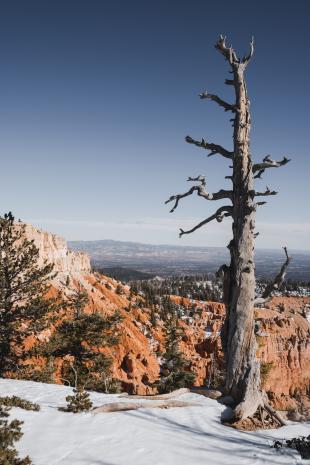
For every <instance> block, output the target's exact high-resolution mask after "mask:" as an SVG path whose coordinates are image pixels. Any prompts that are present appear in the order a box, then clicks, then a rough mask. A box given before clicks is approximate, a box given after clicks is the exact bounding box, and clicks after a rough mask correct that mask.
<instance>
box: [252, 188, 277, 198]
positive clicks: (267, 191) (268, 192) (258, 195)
mask: <svg viewBox="0 0 310 465" xmlns="http://www.w3.org/2000/svg"><path fill="white" fill-rule="evenodd" d="M277 194H278V192H277V191H271V190H270V189H269V187H268V186H266V190H265V192H258V191H254V195H255V197H264V196H267V195H277Z"/></svg>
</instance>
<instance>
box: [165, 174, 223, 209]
mask: <svg viewBox="0 0 310 465" xmlns="http://www.w3.org/2000/svg"><path fill="white" fill-rule="evenodd" d="M187 181H194V182H196V181H197V182H200V185H199V186H193V187H191V188H190V189H189V190H188V191H187V192H185V193H184V194H177V195H172V196H171V197H170V198H169V199H168V200H166V202H165V204H167V203H169V202H172V201H173V200H175V204H174V206H173V208H172V209H171V210H170V213H172V212H174V210H175V209H176V208H177V206H178V204H179V201H180V200H181V199H183V198H184V197H188V196H189V195H192V194H193V193H194V192H195V191H197V195H199V196H200V197H203V198H204V199H206V200H220V199H232V191H227V190H223V189H221V190H220V191H218V192H215V193H214V194H211V193H209V192H207V191H206V179H205V176H201V175H200V176H197V177H196V178H192V177H189V178H188V179H187Z"/></svg>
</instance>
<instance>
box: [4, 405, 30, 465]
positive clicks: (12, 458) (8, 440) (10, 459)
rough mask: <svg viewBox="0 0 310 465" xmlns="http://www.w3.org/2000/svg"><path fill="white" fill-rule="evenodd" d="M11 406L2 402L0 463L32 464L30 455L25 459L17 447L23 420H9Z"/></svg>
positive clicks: (13, 464) (7, 464) (8, 464)
mask: <svg viewBox="0 0 310 465" xmlns="http://www.w3.org/2000/svg"><path fill="white" fill-rule="evenodd" d="M9 410H10V409H9V408H8V407H5V406H3V405H1V404H0V465H30V464H31V463H32V462H31V460H30V458H29V457H25V458H23V459H21V458H19V457H18V452H17V450H16V449H15V444H14V443H15V442H16V441H18V440H19V439H20V438H21V437H22V435H23V433H22V432H21V425H22V424H23V423H22V422H21V421H18V420H12V421H11V422H9V421H8V420H7V418H8V416H9Z"/></svg>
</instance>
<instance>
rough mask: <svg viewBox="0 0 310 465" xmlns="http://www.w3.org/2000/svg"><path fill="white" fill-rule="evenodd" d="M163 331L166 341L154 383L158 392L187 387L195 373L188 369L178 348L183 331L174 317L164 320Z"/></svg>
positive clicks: (193, 378) (186, 362)
mask: <svg viewBox="0 0 310 465" xmlns="http://www.w3.org/2000/svg"><path fill="white" fill-rule="evenodd" d="M164 332H165V337H166V341H165V352H164V354H163V363H162V365H161V377H160V380H159V381H158V382H157V383H155V384H156V385H157V387H158V392H159V393H166V392H171V391H173V390H174V389H178V388H182V387H189V386H192V385H193V382H194V381H195V375H194V374H193V373H191V372H190V371H189V362H188V361H187V360H186V359H185V358H184V357H183V355H182V353H181V351H180V349H179V342H180V340H181V338H182V336H183V331H182V329H181V328H180V326H179V324H178V320H177V318H176V317H170V318H168V319H167V320H166V322H165V327H164Z"/></svg>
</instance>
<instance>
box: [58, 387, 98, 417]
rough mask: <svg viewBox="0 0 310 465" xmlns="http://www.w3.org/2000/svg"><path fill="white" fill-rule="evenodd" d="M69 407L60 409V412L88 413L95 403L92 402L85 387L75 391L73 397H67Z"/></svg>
mask: <svg viewBox="0 0 310 465" xmlns="http://www.w3.org/2000/svg"><path fill="white" fill-rule="evenodd" d="M66 401H67V406H66V407H60V408H59V410H61V411H63V412H72V413H80V412H88V411H89V410H91V408H92V406H93V403H92V401H91V400H90V397H89V394H88V392H87V391H85V389H84V388H83V387H77V388H75V389H73V395H71V396H67V397H66Z"/></svg>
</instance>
